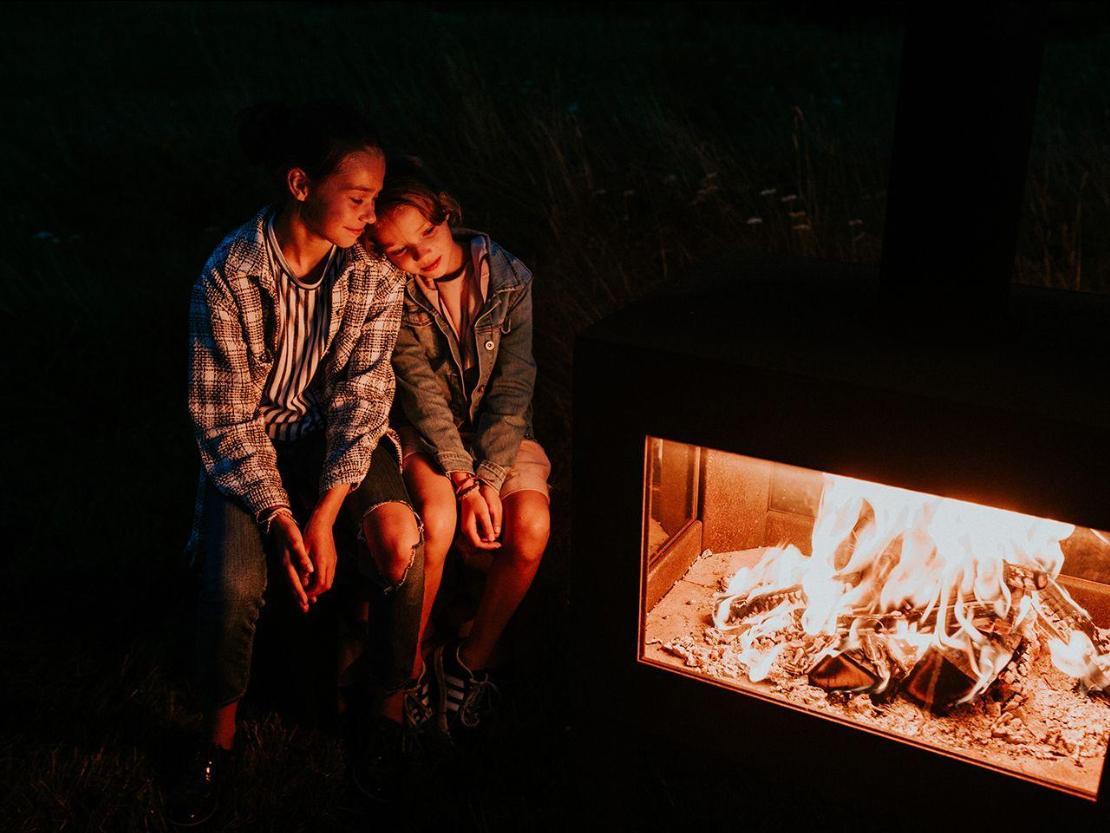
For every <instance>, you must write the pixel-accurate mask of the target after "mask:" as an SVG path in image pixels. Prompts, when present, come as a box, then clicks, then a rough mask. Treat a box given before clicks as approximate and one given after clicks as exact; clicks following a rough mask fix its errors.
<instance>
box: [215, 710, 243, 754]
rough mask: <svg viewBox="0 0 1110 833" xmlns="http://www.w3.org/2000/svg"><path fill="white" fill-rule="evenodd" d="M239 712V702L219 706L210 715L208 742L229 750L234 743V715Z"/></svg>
mask: <svg viewBox="0 0 1110 833" xmlns="http://www.w3.org/2000/svg"><path fill="white" fill-rule="evenodd" d="M238 711H239V701H238V700H234V701H232V702H230V703H228V704H227V705H226V706H220V708H218V709H216V711H215V712H214V713H213V714H212V734H211V736H210V740H211V741H212V743H214V744H216V746H218V747H220V748H221V749H230V748H231V746H232V744H233V743H235V715H236V714H237V713H238Z"/></svg>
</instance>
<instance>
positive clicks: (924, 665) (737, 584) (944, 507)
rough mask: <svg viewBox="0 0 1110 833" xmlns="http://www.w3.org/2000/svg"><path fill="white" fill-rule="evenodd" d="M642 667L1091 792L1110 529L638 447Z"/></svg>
mask: <svg viewBox="0 0 1110 833" xmlns="http://www.w3.org/2000/svg"><path fill="white" fill-rule="evenodd" d="M643 507H644V512H643V552H642V561H641V563H642V570H641V588H642V597H641V600H642V601H641V606H640V611H641V622H640V640H639V660H640V662H642V663H645V664H648V665H652V666H655V667H659V668H663V669H666V670H668V671H673V672H677V673H680V674H683V675H686V676H689V677H693V678H695V679H698V680H701V681H704V682H708V683H712V684H715V685H719V686H723V687H727V688H730V689H733V690H735V691H737V692H740V693H743V694H746V695H750V696H755V697H758V698H761V699H763V700H768V701H771V702H775V703H778V704H780V705H783V706H788V707H790V708H794V709H799V710H803V711H806V712H809V713H812V714H816V715H819V716H821V717H824V718H827V719H831V720H834V721H837V722H840V723H845V724H848V725H851V726H854V727H856V728H861V729H865V730H868V731H871V732H874V733H876V734H880V735H883V736H885V737H888V738H891V739H894V740H898V741H903V742H906V743H911V744H914V745H916V746H919V747H924V748H927V749H929V750H931V751H934V752H939V753H942V754H945V755H949V756H952V757H955V758H959V759H962V760H964V761H968V762H971V763H974V764H978V765H980V766H985V767H988V768H991V769H994V770H996V771H1000V772H1003V773H1006V774H1009V775H1013V776H1017V777H1021V778H1024V779H1026V780H1030V781H1034V782H1036V783H1039V784H1042V785H1045V786H1048V787H1053V788H1056V789H1059V790H1062V791H1065V792H1069V793H1072V794H1076V795H1081V796H1083V797H1086V798H1089V799H1092V800H1094V799H1096V798H1097V793H1098V785H1099V780H1100V777H1101V772H1102V768H1103V766H1104V763H1105V758H1106V754H1107V747H1108V741H1110V699H1108V693H1110V535H1107V534H1106V533H1105V532H1101V531H1098V530H1092V529H1089V528H1087V527H1083V526H1077V525H1074V524H1070V523H1066V522H1061V521H1058V520H1054V519H1053V520H1049V519H1043V518H1034V517H1032V516H1029V515H1024V514H1019V513H1017V512H1012V511H1007V510H1005V509H1003V508H995V507H990V506H980V505H977V504H973V503H969V502H966V501H962V500H953V499H949V498H944V497H939V496H934V495H927V494H924V493H921V492H913V491H910V490H907V489H900V488H894V487H890V486H884V485H882V484H877V483H870V482H867V481H861V480H854V479H852V478H847V477H839V476H837V475H835V474H831V473H826V472H819V471H814V470H809V469H803V468H798V467H794V466H789V465H785V464H782V463H778V462H772V461H768V460H762V459H757V458H754V457H746V456H743V455H740V454H734V453H728V452H723V451H718V450H714V449H710V448H705V447H700V446H695V445H690V444H686V443H680V442H672V441H669V440H665V439H661V438H656V437H650V436H649V437H648V438H647V441H646V446H645V467H644V502H643Z"/></svg>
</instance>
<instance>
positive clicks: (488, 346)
mask: <svg viewBox="0 0 1110 833" xmlns="http://www.w3.org/2000/svg"><path fill="white" fill-rule="evenodd" d="M486 349H487V350H492V349H493V342H492V341H487V342H486Z"/></svg>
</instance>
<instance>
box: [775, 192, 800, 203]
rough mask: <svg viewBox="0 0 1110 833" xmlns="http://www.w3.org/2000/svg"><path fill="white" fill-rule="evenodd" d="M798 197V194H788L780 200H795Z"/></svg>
mask: <svg viewBox="0 0 1110 833" xmlns="http://www.w3.org/2000/svg"><path fill="white" fill-rule="evenodd" d="M796 199H798V195H797V194H787V195H786V196H785V197H783V198H782V199H780V200H779V202H794V200H796Z"/></svg>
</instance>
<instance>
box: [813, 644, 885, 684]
mask: <svg viewBox="0 0 1110 833" xmlns="http://www.w3.org/2000/svg"><path fill="white" fill-rule="evenodd" d="M862 653H863V652H862V651H859V650H855V651H843V652H841V653H839V654H828V655H826V656H825V657H824V658H822V659H820V660H818V661H817V664H816V665H815V666H814V667H813V668H812V670H810V672H809V684H810V685H815V686H820V687H821V688H823V689H825V690H826V691H867V690H868V689H871V688H875V687H877V686H878V685H879V682H880V677H879V674H878V673H876V671H875V669H874V668H873V667H872V666H871V664H870V663H869V662H867V660H866V659H865V658H864V657H863V656H862Z"/></svg>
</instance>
